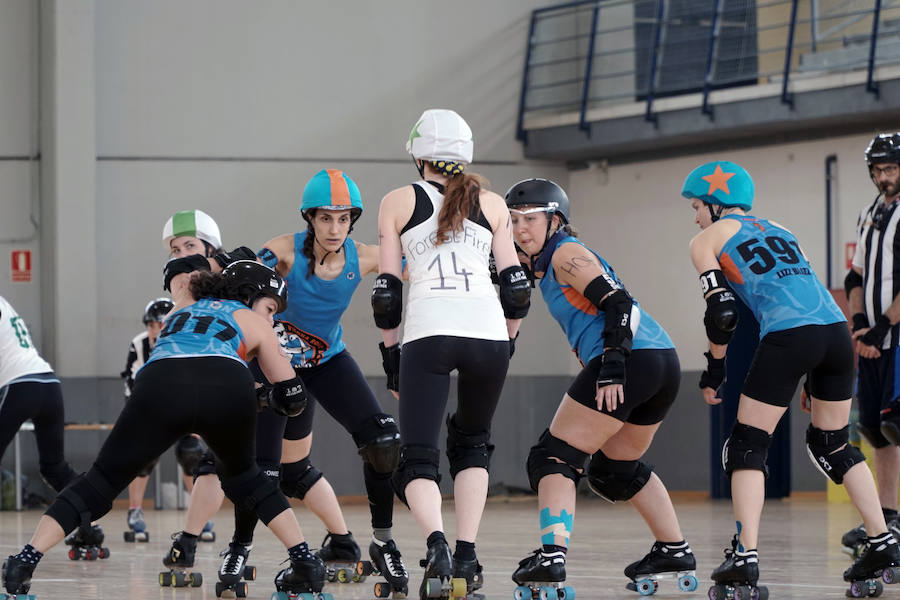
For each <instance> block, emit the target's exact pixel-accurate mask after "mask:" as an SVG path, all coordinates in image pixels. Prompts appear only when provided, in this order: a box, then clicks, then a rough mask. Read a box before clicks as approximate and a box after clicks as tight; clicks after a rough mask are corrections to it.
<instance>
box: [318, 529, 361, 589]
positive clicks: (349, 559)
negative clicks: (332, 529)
mask: <svg viewBox="0 0 900 600" xmlns="http://www.w3.org/2000/svg"><path fill="white" fill-rule="evenodd" d="M359 556H360V552H359V544H357V543H356V540H354V539H353V534H352V533H351V532H347V533H345V534H337V533H328V534H327V535H326V536H325V539H324V540H322V547H321V548H319V550H318V551H317V552H316V558H318V559H320V560H321V561H322V562H323V563H325V576H326V579H328V581H329V582H331V583H334V582H335V581H337V582H339V583H350V582H353V583H358V582H359V581H360V574H359V572H358V571H359V569H358V568H357V565H358V564H359Z"/></svg>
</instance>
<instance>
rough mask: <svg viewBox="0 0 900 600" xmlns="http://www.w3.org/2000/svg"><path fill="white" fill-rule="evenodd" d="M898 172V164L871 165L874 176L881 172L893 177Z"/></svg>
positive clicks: (899, 169) (899, 167)
mask: <svg viewBox="0 0 900 600" xmlns="http://www.w3.org/2000/svg"><path fill="white" fill-rule="evenodd" d="M898 172H900V166H898V165H884V166H883V167H880V166H878V165H872V174H873V175H875V176H876V177H877V176H878V175H881V174H882V173H883V174H885V175H887V176H888V177H893V176H894V175H896V174H897V173H898Z"/></svg>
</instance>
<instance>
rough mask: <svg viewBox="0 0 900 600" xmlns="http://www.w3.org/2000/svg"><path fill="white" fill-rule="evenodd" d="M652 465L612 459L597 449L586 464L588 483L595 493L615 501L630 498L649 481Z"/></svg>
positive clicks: (637, 461) (638, 461)
mask: <svg viewBox="0 0 900 600" xmlns="http://www.w3.org/2000/svg"><path fill="white" fill-rule="evenodd" d="M652 474H653V467H652V466H651V465H648V464H647V463H645V462H643V461H640V460H612V459H611V458H609V457H608V456H606V455H605V454H603V452H601V451H599V450H598V451H597V452H596V453H595V454H594V456H593V457H592V458H591V462H590V464H588V471H587V475H588V485H589V486H590V488H591V491H593V492H594V493H595V494H597V495H598V496H600V497H601V498H604V499H606V500H609V501H610V502H617V501H619V500H631V498H632V497H633V496H634V495H635V494H637V493H638V492H639V491H641V489H642V488H643V487H644V486H645V485H647V482H648V481H650V475H652Z"/></svg>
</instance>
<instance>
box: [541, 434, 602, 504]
mask: <svg viewBox="0 0 900 600" xmlns="http://www.w3.org/2000/svg"><path fill="white" fill-rule="evenodd" d="M587 459H588V453H587V452H582V451H581V450H579V449H578V448H575V447H573V446H570V445H569V444H568V443H566V442H565V441H563V440H561V439H559V438H558V437H555V436H554V435H553V434H551V433H550V430H549V429H545V430H544V433H542V434H541V437H540V438H539V439H538V443H537V444H536V445H534V446H532V447H531V451H530V452H529V453H528V461H527V463H526V468H527V469H528V483H529V484H531V489H532V490H534V491H535V492H536V491H537V489H538V483H540V481H541V479H543V478H544V477H546V476H547V475H552V474H559V475H562V476H564V477H566V478H567V479H571V480H572V481H574V482H575V484H576V485H578V480H579V479H581V478H582V477H583V476H584V461H586V460H587ZM559 461H562V462H559Z"/></svg>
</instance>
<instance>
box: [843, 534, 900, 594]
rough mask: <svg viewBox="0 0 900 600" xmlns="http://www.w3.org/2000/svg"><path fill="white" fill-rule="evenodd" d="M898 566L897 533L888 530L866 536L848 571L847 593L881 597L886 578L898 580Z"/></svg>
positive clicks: (899, 576) (899, 551)
mask: <svg viewBox="0 0 900 600" xmlns="http://www.w3.org/2000/svg"><path fill="white" fill-rule="evenodd" d="M897 567H900V547H898V545H897V539H896V538H895V537H894V534H893V533H891V532H890V531H888V532H887V533H883V534H881V535H878V536H874V537H868V538H866V543H865V546H864V548H863V550H862V552H861V553H860V556H859V558H858V559H856V562H854V563H853V564H852V565H851V566H850V568H849V569H847V570H846V571H844V581H847V582H849V583H850V589H849V590H847V596H848V597H850V598H864V597H866V596H872V597H874V596H880V595H881V592H882V589H883V586H882V583H881V582H882V581H884V583H896V582H897V580H898V579H900V568H897ZM879 577H880V578H881V579H880V580H879Z"/></svg>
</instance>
